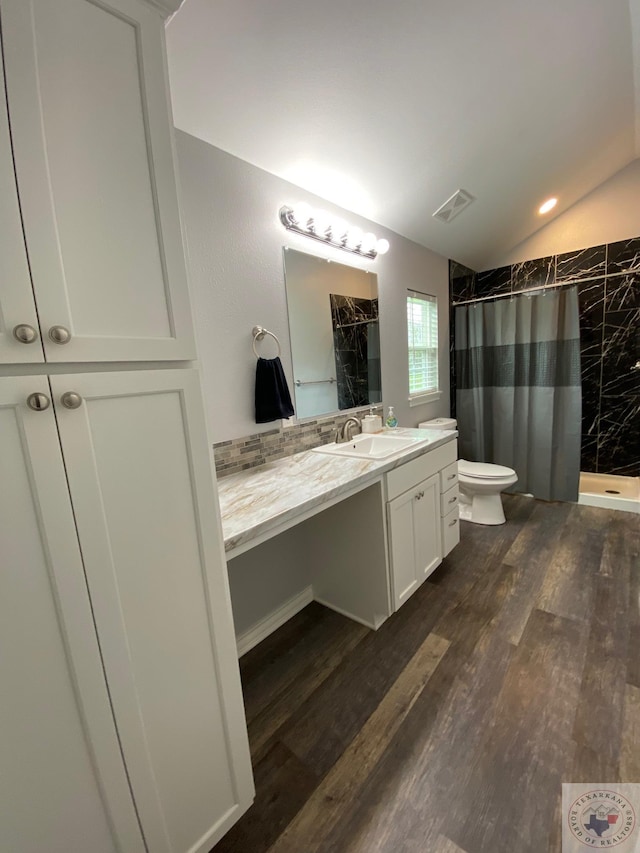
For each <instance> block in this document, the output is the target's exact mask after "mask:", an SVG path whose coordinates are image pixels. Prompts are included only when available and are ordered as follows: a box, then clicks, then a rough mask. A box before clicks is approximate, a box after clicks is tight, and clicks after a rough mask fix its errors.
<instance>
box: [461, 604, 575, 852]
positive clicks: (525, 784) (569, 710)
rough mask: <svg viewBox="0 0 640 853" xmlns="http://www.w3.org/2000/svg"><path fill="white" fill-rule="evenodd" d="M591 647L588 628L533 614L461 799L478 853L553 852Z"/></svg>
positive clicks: (467, 834) (467, 838) (465, 837)
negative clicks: (552, 832) (549, 848)
mask: <svg viewBox="0 0 640 853" xmlns="http://www.w3.org/2000/svg"><path fill="white" fill-rule="evenodd" d="M586 642H587V627H586V626H585V625H584V624H583V623H579V622H574V621H572V620H569V619H564V618H562V617H558V616H554V615H553V614H551V613H546V612H544V611H541V610H534V611H533V612H532V614H531V616H530V618H529V620H528V622H527V625H526V628H525V631H524V633H523V636H522V640H521V642H520V644H519V646H518V648H517V649H516V651H515V654H514V658H513V661H512V663H511V665H510V667H509V670H508V672H507V674H506V676H505V679H504V682H503V686H502V689H501V692H500V696H499V698H498V701H497V703H496V706H495V717H494V720H493V724H492V725H491V727H490V728H489V729H488V730H487V733H486V737H485V739H484V741H483V742H482V744H481V746H480V748H479V750H478V761H477V765H476V768H475V771H474V773H473V775H472V776H471V778H470V780H469V782H468V783H467V785H466V786H465V789H464V791H463V792H462V794H461V801H462V802H463V803H464V804H465V809H466V815H467V816H466V820H465V822H464V826H463V828H462V830H461V831H459V832H458V833H457V835H456V837H457V838H459V839H460V841H461V842H462V844H463V846H468V847H471V848H472V849H473V850H474V853H503V851H504V853H508V851H512V850H518V851H520V850H522V851H524V850H527V851H529V850H530V851H535V850H544V849H545V847H546V844H547V842H548V838H549V828H550V819H551V817H552V815H553V813H554V809H555V807H556V803H557V797H558V794H559V793H560V791H561V783H562V781H564V780H566V773H567V770H568V767H569V766H570V764H571V761H572V758H573V749H574V745H573V741H572V740H571V732H572V725H573V717H574V713H575V707H576V702H577V698H578V696H579V694H580V684H581V676H582V669H583V666H584V658H585V654H586ZM505 815H517V820H516V819H512V820H510V819H507V820H505V817H504V816H505ZM478 816H482V819H481V820H479V819H478Z"/></svg>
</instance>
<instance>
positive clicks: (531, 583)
mask: <svg viewBox="0 0 640 853" xmlns="http://www.w3.org/2000/svg"><path fill="white" fill-rule="evenodd" d="M570 512H571V504H566V503H546V502H542V501H536V502H535V507H534V510H533V512H532V514H531V516H530V518H529V521H528V523H527V524H526V525H525V526H524V528H523V529H522V530H521V532H520V533H519V535H518V536H517V537H516V539H515V541H514V543H513V545H512V546H511V548H510V549H509V551H508V552H507V553H506V554H505V556H504V559H503V563H504V564H505V565H508V566H512V567H513V568H514V569H515V574H514V577H513V584H512V588H511V592H510V595H509V600H508V601H507V602H506V603H505V605H504V607H503V608H502V610H501V612H500V615H499V617H498V619H497V621H496V629H497V630H499V631H500V632H501V633H502V634H503V635H504V637H505V639H507V640H508V641H509V642H510V643H513V644H514V645H518V643H519V642H520V638H521V637H522V633H523V631H524V629H525V626H526V624H527V621H528V619H529V617H530V615H531V613H532V611H533V609H534V607H535V604H536V600H537V597H538V595H539V592H540V589H541V588H542V584H543V582H544V576H545V573H546V571H547V569H548V567H549V565H550V563H551V562H552V559H553V556H554V554H555V552H556V549H557V547H558V544H559V543H560V541H561V539H562V537H563V536H564V535H565V527H566V524H567V521H568V519H569V515H570Z"/></svg>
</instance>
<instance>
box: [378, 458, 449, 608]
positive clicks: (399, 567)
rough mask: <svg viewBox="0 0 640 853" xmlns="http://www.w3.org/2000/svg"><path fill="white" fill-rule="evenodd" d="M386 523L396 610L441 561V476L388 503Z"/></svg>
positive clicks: (435, 476)
mask: <svg viewBox="0 0 640 853" xmlns="http://www.w3.org/2000/svg"><path fill="white" fill-rule="evenodd" d="M387 521H388V525H389V543H390V545H389V547H390V551H391V575H392V581H393V594H394V603H395V609H396V610H397V609H398V608H399V607H400V606H401V605H402V604H404V602H405V601H406V600H407V598H409V596H410V595H412V593H414V592H415V591H416V589H417V588H418V587H419V586H420V584H421V583H422V582H423V581H424V580H426V578H427V577H428V576H429V575H430V574H431V572H432V571H433V570H434V569H435V568H436V567H437V566H438V565H439V564H440V563H441V561H442V545H441V538H440V480H439V475H438V474H434V476H433V477H429V478H428V479H427V480H423V481H422V482H421V483H418V485H417V486H414V488H413V489H410V490H409V491H408V492H404V494H402V495H400V496H399V497H397V498H395V499H394V500H392V501H389V503H388V504H387Z"/></svg>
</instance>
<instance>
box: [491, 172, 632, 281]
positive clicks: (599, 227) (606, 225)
mask: <svg viewBox="0 0 640 853" xmlns="http://www.w3.org/2000/svg"><path fill="white" fill-rule="evenodd" d="M639 235H640V158H636V159H635V160H633V161H632V162H631V163H630V164H629V165H628V166H626V167H625V168H624V169H621V170H620V171H619V172H617V173H616V174H615V175H613V177H611V178H609V180H608V181H604V183H602V184H600V186H598V187H596V189H595V190H593V191H592V192H590V193H588V195H586V196H585V197H584V198H582V199H581V200H580V201H578V202H576V203H575V204H574V205H573V206H572V207H570V208H569V209H568V210H566V211H565V212H564V213H562V214H560V216H558V217H556V218H555V219H553V220H552V221H551V222H549V224H548V225H545V226H544V227H543V228H541V229H540V230H539V231H537V232H536V233H535V234H534V235H533V236H532V237H530V238H529V239H528V240H524V241H523V242H522V243H520V245H519V246H516V247H515V248H514V249H512V250H511V251H510V252H507V253H506V254H505V255H502V256H501V257H496V258H494V259H493V262H492V263H491V264H490V265H489V266H487V267H486V269H494V268H496V267H502V266H507V265H508V264H514V263H517V262H518V261H529V260H533V259H535V258H544V257H546V256H547V255H557V254H561V253H562V252H571V251H573V250H575V249H586V248H588V247H590V246H600V245H601V244H603V243H615V242H617V241H618V240H628V239H629V238H631V237H638V236H639Z"/></svg>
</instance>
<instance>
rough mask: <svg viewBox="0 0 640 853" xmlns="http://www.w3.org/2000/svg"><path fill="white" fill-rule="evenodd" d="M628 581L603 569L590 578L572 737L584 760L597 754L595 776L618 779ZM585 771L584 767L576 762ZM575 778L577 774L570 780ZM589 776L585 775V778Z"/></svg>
mask: <svg viewBox="0 0 640 853" xmlns="http://www.w3.org/2000/svg"><path fill="white" fill-rule="evenodd" d="M628 607H629V594H628V583H627V582H626V581H625V580H624V579H618V578H614V577H610V576H607V575H598V576H597V577H596V578H595V580H594V607H593V615H592V620H591V627H590V634H589V641H588V647H587V655H586V661H585V668H584V674H583V678H582V684H581V690H580V698H579V701H578V707H577V712H576V718H575V725H574V730H573V737H574V739H575V741H576V743H577V744H578V747H579V748H580V749H581V752H580V753H579V756H578V757H579V759H580V760H581V761H584V759H585V755H588V751H592V752H595V753H596V754H597V757H598V769H599V770H600V772H601V773H603V774H605V775H603V776H600V777H598V778H599V779H600V780H601V781H603V780H607V781H616V780H617V779H618V773H619V767H618V761H619V754H620V743H621V738H622V720H623V714H624V701H625V686H626V675H627V660H626V659H627V642H628V636H629V611H628ZM579 769H580V770H581V771H582V772H585V770H586V768H585V767H584V766H583V767H580V768H579V767H576V768H575V770H576V772H577V771H578V770H579ZM573 781H580V780H573ZM587 781H589V780H587Z"/></svg>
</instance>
